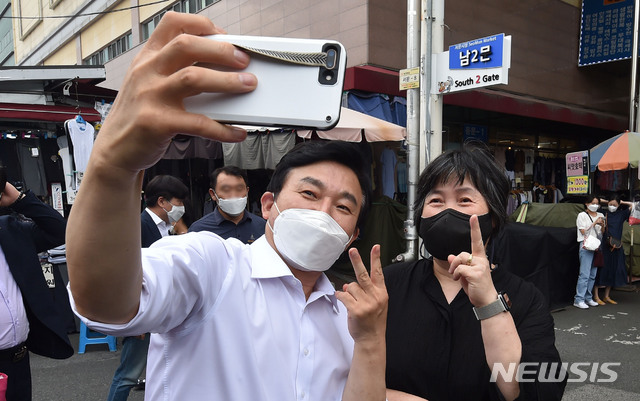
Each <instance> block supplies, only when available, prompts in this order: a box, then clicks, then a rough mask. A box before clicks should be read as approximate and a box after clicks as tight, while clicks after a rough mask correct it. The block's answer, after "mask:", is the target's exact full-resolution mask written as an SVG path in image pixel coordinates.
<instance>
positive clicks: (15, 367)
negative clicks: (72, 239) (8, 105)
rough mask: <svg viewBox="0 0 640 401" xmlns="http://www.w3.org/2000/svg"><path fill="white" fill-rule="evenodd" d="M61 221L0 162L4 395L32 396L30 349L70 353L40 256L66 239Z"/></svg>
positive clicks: (16, 399) (15, 400) (13, 399)
mask: <svg viewBox="0 0 640 401" xmlns="http://www.w3.org/2000/svg"><path fill="white" fill-rule="evenodd" d="M65 225H66V222H65V219H64V218H63V217H62V216H61V215H60V213H58V212H57V211H56V210H54V209H53V208H52V207H51V206H49V205H46V204H44V203H42V202H41V201H40V200H39V199H38V198H37V197H36V196H35V195H34V194H33V193H32V192H31V191H26V192H21V191H18V190H17V189H16V187H14V186H13V185H12V184H11V183H9V182H6V175H5V171H4V168H3V167H0V295H1V296H2V302H0V321H2V325H1V327H2V330H1V331H0V372H2V373H4V374H6V375H7V376H8V378H7V390H6V399H7V400H8V401H25V400H27V401H28V400H31V367H30V364H29V351H31V352H33V353H36V354H38V355H42V356H46V357H49V358H55V359H65V358H69V357H70V356H71V355H73V347H72V346H71V343H70V342H69V337H68V336H67V331H66V327H65V323H64V319H63V317H62V315H61V314H62V312H61V311H60V310H59V309H58V307H57V306H56V303H55V302H54V298H53V296H52V295H51V294H52V293H51V291H50V289H49V286H48V285H47V282H46V279H45V277H44V275H43V273H42V267H41V265H40V259H39V258H38V253H39V252H44V251H46V250H48V249H51V248H55V247H57V246H59V245H62V244H64V240H65Z"/></svg>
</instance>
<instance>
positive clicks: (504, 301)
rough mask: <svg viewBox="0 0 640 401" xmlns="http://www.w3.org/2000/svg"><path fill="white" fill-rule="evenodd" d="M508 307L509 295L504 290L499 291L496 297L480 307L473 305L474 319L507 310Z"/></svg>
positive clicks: (509, 305)
mask: <svg viewBox="0 0 640 401" xmlns="http://www.w3.org/2000/svg"><path fill="white" fill-rule="evenodd" d="M510 309H511V301H510V300H509V296H508V295H507V294H506V293H505V292H499V293H498V299H496V300H495V301H493V302H491V303H490V304H489V305H485V306H482V307H480V308H476V307H475V306H474V307H473V313H474V314H475V315H476V319H478V320H484V319H489V318H490V317H493V316H495V315H497V314H499V313H502V312H508V311H509V310H510Z"/></svg>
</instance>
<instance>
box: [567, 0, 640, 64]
mask: <svg viewBox="0 0 640 401" xmlns="http://www.w3.org/2000/svg"><path fill="white" fill-rule="evenodd" d="M633 8H634V0H583V1H582V22H581V24H580V51H579V56H578V65H579V66H584V65H589V64H599V63H606V62H608V61H615V60H622V59H628V58H631V49H632V46H633Z"/></svg>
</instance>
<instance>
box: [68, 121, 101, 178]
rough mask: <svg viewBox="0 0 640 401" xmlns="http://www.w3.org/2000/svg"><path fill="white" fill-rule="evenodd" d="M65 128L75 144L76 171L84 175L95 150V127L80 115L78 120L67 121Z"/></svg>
mask: <svg viewBox="0 0 640 401" xmlns="http://www.w3.org/2000/svg"><path fill="white" fill-rule="evenodd" d="M64 126H65V129H66V130H67V132H68V133H69V136H70V137H71V142H72V144H73V160H74V163H75V170H76V171H78V172H81V173H84V171H85V170H86V168H87V164H88V163H89V156H90V155H91V150H92V149H93V139H94V132H95V130H94V128H93V125H91V124H90V123H88V122H86V121H85V120H84V118H82V116H81V115H80V114H78V115H77V116H76V118H73V119H70V120H67V121H65V123H64Z"/></svg>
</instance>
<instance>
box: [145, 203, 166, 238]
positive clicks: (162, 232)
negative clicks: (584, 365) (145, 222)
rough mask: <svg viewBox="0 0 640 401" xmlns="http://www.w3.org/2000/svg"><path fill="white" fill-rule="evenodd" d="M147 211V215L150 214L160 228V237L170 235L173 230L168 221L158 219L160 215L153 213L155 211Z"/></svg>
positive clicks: (147, 209)
mask: <svg viewBox="0 0 640 401" xmlns="http://www.w3.org/2000/svg"><path fill="white" fill-rule="evenodd" d="M145 210H146V211H147V213H149V216H151V219H152V220H153V222H154V223H155V225H156V226H157V227H158V231H160V235H162V236H163V237H164V236H165V235H168V234H169V229H170V228H171V225H169V224H167V222H166V221H164V220H162V219H161V218H160V217H158V215H157V214H155V213H154V212H153V210H151V209H149V208H145Z"/></svg>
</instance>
